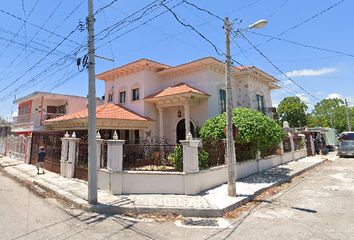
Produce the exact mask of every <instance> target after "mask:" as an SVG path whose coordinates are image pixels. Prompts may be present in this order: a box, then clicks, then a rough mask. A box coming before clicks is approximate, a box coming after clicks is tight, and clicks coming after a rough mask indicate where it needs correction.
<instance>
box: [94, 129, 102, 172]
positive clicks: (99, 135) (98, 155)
mask: <svg viewBox="0 0 354 240" xmlns="http://www.w3.org/2000/svg"><path fill="white" fill-rule="evenodd" d="M96 140H97V169H100V168H101V147H102V143H103V141H104V140H103V139H101V134H100V132H99V131H97V134H96Z"/></svg>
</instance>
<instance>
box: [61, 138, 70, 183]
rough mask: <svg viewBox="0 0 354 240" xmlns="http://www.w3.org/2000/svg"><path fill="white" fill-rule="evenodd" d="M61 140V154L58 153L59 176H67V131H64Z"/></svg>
mask: <svg viewBox="0 0 354 240" xmlns="http://www.w3.org/2000/svg"><path fill="white" fill-rule="evenodd" d="M60 140H61V155H60V176H63V177H65V176H67V174H66V169H67V165H68V147H69V133H68V132H66V133H65V135H64V137H63V138H60Z"/></svg>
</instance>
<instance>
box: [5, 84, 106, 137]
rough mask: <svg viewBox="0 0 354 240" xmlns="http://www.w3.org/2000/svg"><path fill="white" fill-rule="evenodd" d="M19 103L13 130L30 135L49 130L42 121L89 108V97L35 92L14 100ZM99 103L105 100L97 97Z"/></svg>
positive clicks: (18, 133)
mask: <svg viewBox="0 0 354 240" xmlns="http://www.w3.org/2000/svg"><path fill="white" fill-rule="evenodd" d="M13 103H14V104H18V105H19V107H18V116H17V117H14V118H13V124H12V130H11V131H12V132H15V133H16V135H20V134H24V135H26V136H28V135H30V134H31V132H33V131H43V130H48V129H50V128H48V126H44V125H42V122H43V121H45V120H47V119H51V118H56V117H59V116H63V115H65V114H68V113H72V112H77V111H80V110H83V109H86V108H87V104H88V99H87V98H85V97H78V96H71V95H63V94H55V93H47V92H38V91H37V92H34V93H32V94H29V95H27V96H24V97H22V98H19V99H17V100H15V101H14V102H13ZM96 104H97V105H102V104H103V100H100V99H97V101H96Z"/></svg>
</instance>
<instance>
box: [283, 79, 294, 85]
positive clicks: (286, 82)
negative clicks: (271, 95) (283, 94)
mask: <svg viewBox="0 0 354 240" xmlns="http://www.w3.org/2000/svg"><path fill="white" fill-rule="evenodd" d="M292 83H293V82H292V81H290V80H285V81H284V86H287V85H290V84H292Z"/></svg>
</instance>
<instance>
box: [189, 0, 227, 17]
mask: <svg viewBox="0 0 354 240" xmlns="http://www.w3.org/2000/svg"><path fill="white" fill-rule="evenodd" d="M182 1H183V2H185V3H187V4H188V5H191V6H193V7H195V8H196V9H198V10H200V11H203V12H206V13H208V14H209V15H211V16H213V17H215V18H216V19H219V20H221V21H223V22H224V19H222V18H221V17H219V16H217V15H215V14H213V13H211V12H210V11H208V10H206V9H204V8H200V7H198V6H196V5H195V4H193V3H190V2H188V1H187V0H182Z"/></svg>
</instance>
